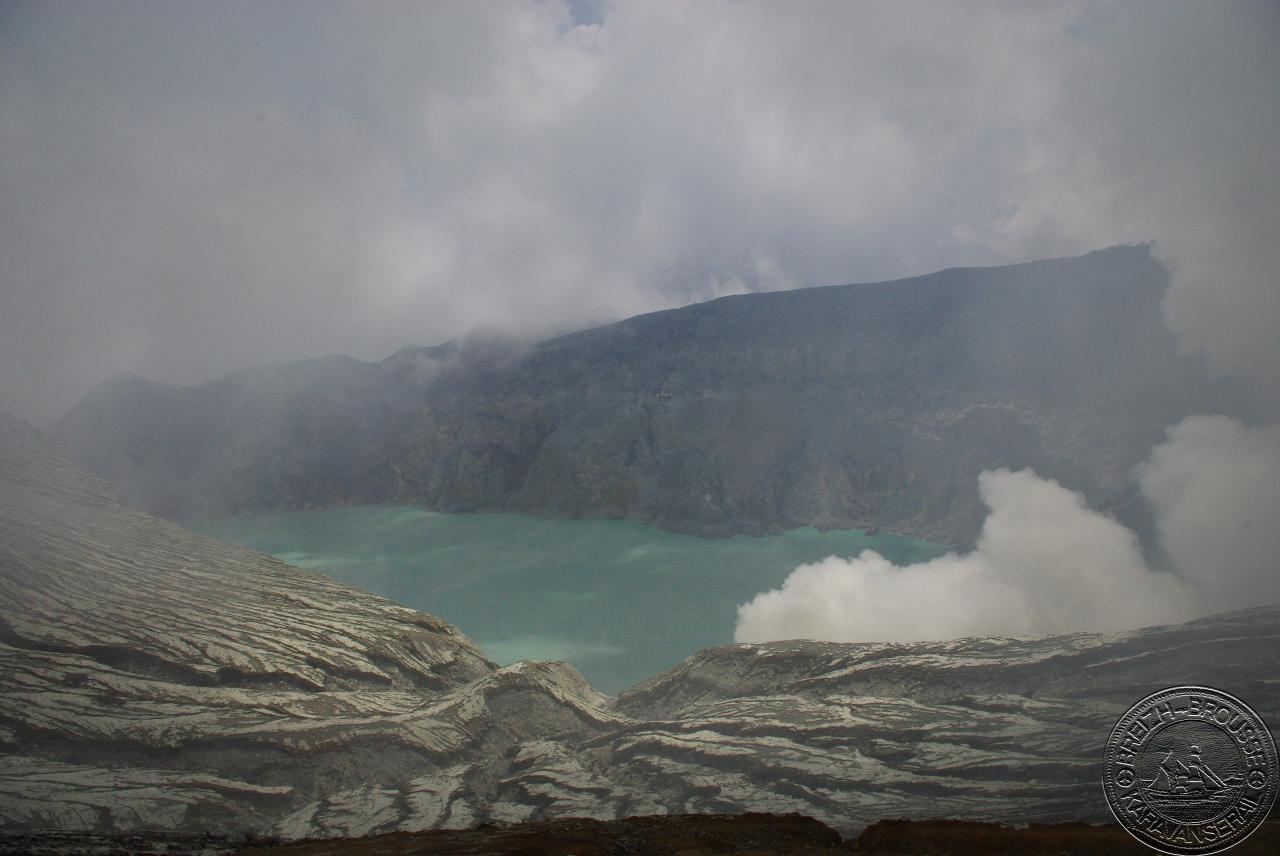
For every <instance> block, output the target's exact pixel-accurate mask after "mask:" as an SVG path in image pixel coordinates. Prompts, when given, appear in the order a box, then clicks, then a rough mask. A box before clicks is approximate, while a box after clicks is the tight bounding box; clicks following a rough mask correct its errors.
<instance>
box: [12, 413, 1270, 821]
mask: <svg viewBox="0 0 1280 856" xmlns="http://www.w3.org/2000/svg"><path fill="white" fill-rule="evenodd" d="M1278 643H1280V608H1277V607H1267V608H1259V609H1254V610H1248V611H1243V612H1236V613H1231V614H1226V615H1221V616H1215V617H1212V618H1206V619H1203V620H1200V621H1194V622H1190V623H1188V624H1184V625H1179V626H1174V627H1164V628H1152V629H1147V630H1141V631H1135V632H1128V633H1117V634H1109V635H1100V634H1077V635H1071V636H1059V637H1047V638H1035V639H1007V638H991V639H964V640H957V641H951V642H934V643H917V644H826V643H815V642H778V643H770V644H763V645H745V644H744V645H733V646H728V647H723V648H716V649H710V650H706V651H702V652H699V653H697V654H695V655H693V656H692V657H690V658H689V659H688V660H686V661H685V662H684V663H682V664H680V665H679V666H677V667H676V668H674V669H672V670H670V671H668V672H666V673H663V674H661V675H658V676H655V677H654V678H652V679H650V680H648V681H645V682H643V683H642V684H640V685H638V686H636V687H634V688H632V689H630V690H628V691H626V692H624V693H622V694H621V695H620V696H618V697H617V698H606V697H605V696H603V695H602V694H600V693H598V692H596V691H595V690H593V689H592V688H591V687H590V686H589V685H587V684H586V683H585V682H584V681H583V680H582V678H581V677H580V676H579V675H578V674H577V673H576V672H575V671H574V670H573V669H572V668H571V667H569V666H568V665H566V664H563V663H518V664H515V665H512V666H508V667H505V668H497V667H496V666H495V665H494V664H492V663H491V662H489V661H488V660H486V659H485V658H484V657H483V655H482V654H481V653H480V652H479V651H478V650H477V649H476V648H475V647H474V646H473V645H472V644H471V643H470V642H469V641H468V640H467V639H466V638H465V637H463V636H462V635H460V634H459V633H458V632H457V630H455V629H454V628H453V627H451V626H450V625H448V624H446V623H445V622H443V621H440V620H438V619H436V618H433V617H431V616H428V615H424V614H422V613H419V612H416V611H414V610H410V609H407V608H405V607H402V606H399V605H397V604H394V603H391V602H389V601H386V600H384V599H382V598H378V597H375V596H372V595H369V594H366V593H364V592H361V591H358V590H356V589H352V588H350V587H347V586H343V585H339V584H337V583H334V582H332V581H330V580H328V579H326V578H324V577H322V576H320V575H317V574H313V573H310V572H307V571H303V570H300V569H297V568H293V567H290V566H288V565H285V564H283V563H281V562H279V561H278V560H275V559H273V558H271V557H268V556H265V555H262V554H258V553H254V552H252V551H249V550H245V549H242V548H239V547H234V546H231V545H228V544H223V543H220V542H217V541H214V540H212V539H209V538H205V537H202V536H198V535H194V534H192V533H189V532H187V531H185V530H183V529H181V528H179V527H178V526H176V525H174V524H172V523H169V522H166V521H163V520H159V519H156V518H154V517H151V516H150V515H148V514H145V513H143V512H139V511H136V510H132V509H130V508H127V507H125V506H124V505H122V504H120V503H119V502H118V501H117V500H116V498H115V490H114V488H113V487H112V485H111V484H110V483H109V482H107V481H105V480H103V479H101V478H99V477H97V476H92V475H89V474H87V473H85V472H83V471H82V470H80V469H79V468H77V467H76V466H75V465H73V464H71V463H69V462H67V461H65V460H63V459H60V458H58V457H56V456H53V455H51V454H49V453H48V452H47V451H46V450H45V449H44V447H43V445H42V443H41V441H40V438H39V437H38V435H36V434H35V432H32V431H30V429H28V428H26V427H25V426H22V425H20V424H19V423H16V422H14V421H13V420H9V419H7V418H4V417H0V826H2V827H4V828H5V829H8V830H15V829H23V828H32V829H35V828H41V829H43V828H59V829H70V830H76V829H78V830H97V831H102V832H105V831H112V830H114V831H129V830H140V829H146V830H172V831H178V832H205V831H216V832H218V833H219V834H234V833H240V832H254V833H259V834H275V835H282V836H286V837H304V836H352V835H364V834H368V833H374V832H385V831H391V830H396V829H425V828H435V827H469V826H472V825H474V824H476V823H480V822H484V821H520V820H527V819H538V818H550V817H566V816H588V817H597V818H615V817H623V816H626V815H632V814H652V813H658V814H661V813H675V812H741V811H746V810H753V811H770V812H790V811H797V812H801V813H803V814H806V815H810V816H813V817H816V818H818V819H820V820H822V821H824V822H826V823H828V824H830V825H832V826H834V827H836V828H837V829H840V830H843V831H846V832H853V831H856V830H858V829H860V828H861V827H863V826H865V825H866V824H869V823H872V822H874V821H875V820H878V819H880V818H884V817H915V818H928V817H938V816H946V817H957V818H974V819H997V820H1002V821H1012V822H1018V821H1031V820H1042V821H1049V820H1062V819H1078V820H1103V819H1105V818H1106V816H1107V815H1106V808H1105V804H1104V802H1103V798H1102V792H1101V789H1100V786H1099V769H1100V766H1099V765H1100V758H1101V755H1100V753H1101V747H1102V745H1103V743H1104V741H1105V739H1106V736H1107V733H1108V732H1109V730H1110V728H1111V725H1112V724H1113V723H1114V721H1115V719H1116V718H1117V717H1118V716H1119V714H1120V713H1121V712H1122V711H1123V710H1124V709H1125V708H1126V707H1127V706H1128V705H1129V704H1130V703H1132V702H1133V701H1135V700H1136V699H1138V698H1140V697H1142V696H1143V695H1145V694H1147V693H1148V692H1150V691H1152V690H1155V689H1158V688H1160V687H1163V686H1167V685H1170V684H1175V683H1195V682H1201V683H1209V684H1212V685H1215V686H1220V687H1222V688H1223V689H1226V690H1228V691H1230V692H1232V693H1233V694H1236V695H1237V696H1239V697H1241V698H1243V699H1245V700H1246V701H1247V702H1248V703H1249V704H1250V705H1252V706H1253V707H1254V708H1255V709H1256V710H1257V711H1258V712H1259V713H1260V714H1261V715H1262V716H1263V718H1264V719H1265V720H1267V721H1268V722H1270V723H1272V724H1273V725H1274V724H1275V723H1276V722H1280V683H1278V682H1277V681H1276V671H1275V664H1276V655H1277V653H1278V652H1280V644H1278Z"/></svg>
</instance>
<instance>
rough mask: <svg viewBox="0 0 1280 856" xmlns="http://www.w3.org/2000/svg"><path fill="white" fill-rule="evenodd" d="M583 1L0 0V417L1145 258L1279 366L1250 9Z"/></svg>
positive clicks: (1269, 371)
mask: <svg viewBox="0 0 1280 856" xmlns="http://www.w3.org/2000/svg"><path fill="white" fill-rule="evenodd" d="M577 9H578V13H579V15H581V17H582V20H578V19H575V17H574V9H573V8H571V7H570V6H569V5H568V4H564V3H558V2H539V3H507V2H503V3H492V4H488V3H471V2H468V3H461V2H459V3H431V4H422V3H410V4H402V5H401V4H392V3H380V4H346V5H333V4H312V3H300V4H288V3H282V4H270V5H269V6H263V5H262V4H257V3H248V4H242V3H219V4H196V5H191V4H181V5H174V4H163V3H142V4H138V3H113V4H110V5H103V4H91V5H84V4H80V5H60V4H53V5H50V4H39V3H36V4H7V5H6V6H5V8H4V11H3V12H0V109H2V110H3V115H4V117H5V119H4V121H3V122H2V123H0V199H2V200H3V202H0V257H3V258H4V259H5V264H4V268H3V270H2V271H0V398H2V399H3V401H4V402H5V406H7V407H10V408H12V409H14V410H16V411H18V412H19V413H21V414H23V415H27V416H30V417H32V418H35V419H37V420H39V421H44V420H47V419H49V418H52V417H54V416H56V415H58V413H60V412H61V411H62V410H63V409H65V408H66V407H67V406H68V405H69V404H70V403H71V402H72V401H74V399H75V398H76V397H77V396H78V395H80V394H81V393H83V392H84V391H85V390H86V389H87V388H88V387H90V386H91V385H92V384H93V383H95V382H96V381H98V380H99V379H101V378H102V377H103V376H105V375H109V374H112V373H115V372H118V371H122V370H129V371H133V372H135V373H138V374H142V375H144V376H147V377H151V378H154V379H158V380H166V381H172V382H193V381H199V380H204V379H207V378H210V377H213V376H217V375H219V374H222V373H225V372H228V371H230V370H233V369H237V368H241V367H244V366H247V365H253V364H258V363H262V362H266V361H273V360H285V359H293V358H300V357H307V356H315V355H318V354H323V353H327V352H333V351H340V352H346V353H351V354H353V355H355V356H358V357H361V358H366V359H369V358H378V357H382V356H385V355H386V354H389V353H391V352H392V351H394V350H396V349H397V348H398V347H400V346H401V345H403V344H409V343H422V344H428V343H434V342H437V341H441V340H443V339H446V338H451V337H454V336H457V335H460V334H463V333H465V332H466V331H468V330H470V329H472V328H474V327H477V326H485V325H500V326H507V327H513V328H516V329H518V330H520V331H522V332H525V333H529V334H534V335H537V334H540V333H543V332H547V331H550V330H555V329H563V328H565V327H571V326H576V325H584V324H589V323H592V322H595V321H599V320H602V319H607V318H612V317H618V316H623V315H628V314H632V313H636V312H639V311H643V310H647V309H652V308H658V307H663V306H668V305H673V304H680V303H685V302H689V301H692V300H696V299H700V298H704V297H709V296H713V295H716V294H721V293H726V292H732V291H738V290H750V289H773V288H787V287H793V286H799V285H814V284H822V283H830V282H846V281H855V280H872V279H883V278H891V277H896V276H907V275H912V274H918V273H925V272H928V271H930V270H933V269H938V268H942V267H947V266H953V265H958V264H975V263H978V264H987V263H1001V262H1006V261H1019V260H1024V259H1028V258H1035V257H1040V256H1045V255H1054V254H1068V253H1074V252H1079V251H1085V250H1089V249H1094V248H1097V247H1100V246H1105V245H1110V244H1114V243H1120V242H1131V241H1141V240H1147V239H1155V240H1156V241H1157V242H1158V244H1157V246H1158V249H1159V251H1160V252H1161V253H1162V255H1163V257H1165V258H1167V259H1168V260H1169V262H1170V264H1171V266H1172V268H1173V271H1174V274H1175V277H1174V286H1173V291H1172V293H1171V297H1170V300H1169V301H1168V305H1167V310H1168V316H1169V320H1170V324H1171V326H1172V327H1173V328H1174V329H1175V330H1177V331H1179V332H1180V333H1182V334H1183V336H1184V341H1185V343H1186V344H1187V346H1188V347H1191V348H1197V349H1203V350H1204V351H1205V352H1206V353H1207V354H1208V355H1209V356H1210V358H1211V360H1212V361H1213V364H1214V365H1215V366H1216V367H1217V368H1219V369H1221V370H1224V371H1238V370H1241V369H1246V370H1252V369H1259V368H1261V369H1263V370H1262V371H1259V375H1260V376H1265V377H1269V378H1274V377H1277V376H1280V372H1276V371H1275V368H1276V367H1277V366H1280V350H1278V349H1280V345H1278V344H1277V342H1280V337H1276V336H1274V335H1273V334H1272V330H1271V328H1272V326H1273V322H1274V319H1276V317H1277V315H1278V314H1280V312H1278V310H1280V306H1278V305H1277V289H1276V287H1275V280H1274V277H1273V276H1272V275H1271V273H1270V267H1271V259H1272V256H1273V248H1272V246H1271V232H1273V231H1274V224H1275V223H1276V222H1277V216H1278V214H1280V208H1278V203H1277V194H1276V177H1275V176H1276V173H1277V170H1276V169H1275V164H1274V163H1273V162H1272V161H1273V158H1274V154H1273V141H1274V140H1275V139H1276V130H1277V127H1276V126H1277V124H1280V91H1278V90H1277V88H1276V87H1275V86H1274V81H1275V80H1277V79H1280V52H1278V51H1276V50H1275V45H1276V44H1277V43H1280V13H1278V12H1277V10H1276V7H1275V6H1274V5H1273V4H1267V3H1215V4H1172V3H1163V2H1159V3H1137V4H1133V3H1114V4H1113V3H1094V2H1079V3H1052V4H1007V3H978V4H969V3H966V4H955V3H947V2H939V3H933V4H914V3H913V4H900V3H890V2H885V3H857V4H850V3H829V4H827V3H813V4H805V5H804V6H801V7H795V6H792V5H790V4H777V3H745V4H744V3H731V2H727V0H726V2H706V3H698V4H683V3H682V4H675V3H662V2H653V3H651V2H643V3H620V4H613V3H602V4H598V5H597V4H578V5H577ZM583 9H587V10H589V11H590V12H591V14H590V15H584V14H582V10H583Z"/></svg>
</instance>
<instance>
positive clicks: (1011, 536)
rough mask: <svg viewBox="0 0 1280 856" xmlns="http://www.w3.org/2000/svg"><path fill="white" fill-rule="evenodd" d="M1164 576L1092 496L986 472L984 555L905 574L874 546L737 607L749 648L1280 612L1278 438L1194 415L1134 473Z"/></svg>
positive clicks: (1278, 430) (953, 558) (813, 568)
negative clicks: (1155, 533)
mask: <svg viewBox="0 0 1280 856" xmlns="http://www.w3.org/2000/svg"><path fill="white" fill-rule="evenodd" d="M1139 480H1140V484H1141V486H1142V491H1143V494H1144V496H1145V497H1146V498H1147V500H1148V501H1149V502H1150V503H1151V505H1152V508H1153V509H1154V511H1155V513H1156V515H1157V520H1158V530H1159V538H1160V546H1161V547H1162V549H1163V553H1164V554H1165V555H1166V556H1167V557H1168V563H1169V567H1168V568H1152V567H1149V566H1148V565H1147V563H1146V562H1145V561H1144V559H1143V556H1142V551H1141V549H1140V547H1139V544H1138V539H1137V537H1136V536H1135V535H1134V534H1133V533H1132V532H1130V531H1129V530H1127V529H1125V528H1124V527H1123V526H1121V525H1120V524H1119V523H1117V522H1116V521H1115V520H1113V519H1111V518H1109V517H1107V516H1105V515H1102V514H1099V513H1098V512H1096V511H1093V510H1091V509H1089V508H1088V506H1087V505H1086V504H1085V500H1084V497H1083V496H1082V495H1081V494H1079V493H1076V492H1074V491H1070V490H1068V489H1066V488H1065V487H1063V486H1062V485H1060V484H1058V483H1057V482H1055V481H1051V480H1047V479H1042V478H1040V477H1039V476H1037V475H1036V474H1035V473H1034V472H1032V471H1030V470H1022V471H1021V472H1009V471H1008V470H997V471H992V472H985V473H983V474H982V475H981V476H980V478H979V486H980V489H981V493H982V498H983V500H984V501H985V502H986V504H987V505H988V506H989V507H990V509H991V510H990V513H989V514H988V515H987V519H986V522H985V523H984V525H983V528H982V534H981V535H980V536H979V538H978V542H977V545H976V548H975V549H974V550H973V551H972V552H970V553H965V554H957V553H949V554H947V555H945V556H942V557H940V558H938V559H934V560H932V561H929V562H925V563H923V564H918V565H912V566H909V567H903V568H900V567H896V566H894V565H893V564H892V563H890V562H889V561H888V560H887V559H885V558H884V557H883V556H881V555H880V554H879V553H876V552H875V551H872V550H867V551H865V552H863V553H862V555H860V556H858V557H856V558H852V559H841V558H837V557H834V556H832V557H830V558H828V559H826V560H824V561H822V562H819V563H817V564H813V565H802V566H801V567H799V568H796V569H795V571H793V572H792V573H791V575H790V576H789V577H788V578H787V579H786V581H785V582H784V583H783V585H782V587H781V588H780V589H776V590H774V591H770V592H765V593H763V594H760V595H757V596H756V597H755V598H754V599H753V600H751V601H750V602H749V603H746V604H743V605H742V606H740V607H739V608H738V625H737V630H736V633H735V636H736V638H737V639H738V641H741V642H758V641H767V640H773V639H792V638H816V639H825V640H829V641H839V642H853V641H869V640H880V641H908V640H914V639H945V638H952V637H959V636H982V635H992V634H1014V635H1018V634H1041V633H1066V632H1072V631H1079V630H1120V629H1126V628H1134V627H1143V626H1149V625H1153V624H1162V623H1170V622H1176V621H1183V620H1186V619H1188V618H1190V617H1193V616H1195V615H1199V614H1206V613H1209V612H1215V611H1221V610H1227V609H1235V608H1240V607H1247V606H1254V605H1258V604H1264V603H1272V602H1276V601H1280V560H1278V559H1277V557H1278V556H1280V530H1277V527H1276V522H1277V521H1278V520H1280V426H1273V427H1270V428H1265V429H1257V428H1254V429H1251V428H1246V427H1245V426H1243V425H1241V424H1240V423H1239V422H1237V421H1235V420H1232V419H1227V418H1225V417H1205V416H1196V417H1191V418H1189V419H1186V420H1184V421H1183V422H1181V423H1180V424H1178V425H1177V426H1175V427H1174V428H1172V429H1171V430H1170V431H1169V438H1168V441H1167V442H1165V443H1163V444H1161V445H1160V446H1157V447H1156V448H1155V450H1154V451H1153V452H1152V454H1151V457H1150V459H1149V460H1148V461H1147V463H1146V464H1144V465H1143V467H1142V468H1141V470H1140V474H1139Z"/></svg>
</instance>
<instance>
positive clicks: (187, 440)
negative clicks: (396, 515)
mask: <svg viewBox="0 0 1280 856" xmlns="http://www.w3.org/2000/svg"><path fill="white" fill-rule="evenodd" d="M1167 281H1168V275H1167V272H1166V271H1165V269H1164V268H1163V267H1162V266H1161V265H1159V264H1158V263H1156V262H1155V261H1153V260H1152V258H1151V256H1150V253H1149V251H1148V249H1147V248H1146V247H1117V248H1113V249H1110V250H1104V251H1100V252H1097V253H1093V254H1090V255H1087V256H1083V257H1080V258H1075V259H1059V260H1053V261H1045V262H1036V263H1033V264H1025V265H1015V266H1011V267H1004V268H985V269H964V270H949V271H943V272H941V273H937V274H933V275H931V276H925V277H919V278H917V279H911V280H903V281H900V282H893V283H882V284H875V285H850V286H837V287H828V288H811V289H802V290H797V291H790V292H778V293H772V294H753V295H741V296H736V297H727V298H723V299H720V300H715V301H712V302H709V303H703V304H698V305H694V306H688V307H685V308H683V309H677V310H672V311H667V312H657V313H653V314H650V315H643V316H639V317H636V318H631V319H628V320H626V321H622V322H620V323H617V324H612V325H609V326H606V327H601V328H599V329H595V330H589V331H585V332H581V333H575V334H572V335H568V336H562V337H559V338H555V339H550V340H548V341H545V342H542V343H540V344H537V345H535V346H531V347H525V346H519V345H515V344H511V343H509V342H502V341H499V340H495V339H487V340H484V339H473V340H469V341H467V342H464V343H454V344H450V345H445V346H441V347H438V348H418V349H414V348H406V349H404V350H402V351H400V352H399V353H397V354H396V355H394V356H392V357H390V358H388V359H387V360H384V361H383V362H381V363H373V364H367V363H361V362H358V361H356V360H352V359H350V358H347V357H339V356H333V357H326V358H324V359H320V360H312V361H308V362H303V363H297V364H292V365H286V366H277V367H272V368H267V369H261V370H256V371H249V372H242V373H239V374H236V375H232V376H231V377H228V378H225V379H223V380H219V381H215V382H212V383H207V384H204V385H202V386H197V387H190V388H181V387H170V386H164V385H161V384H154V383H147V382H145V381H142V380H139V379H137V378H119V379H117V380H115V381H112V382H109V383H107V384H105V385H103V386H102V387H101V388H99V389H98V390H96V391H95V392H93V393H92V394H90V395H89V396H88V397H86V398H85V399H84V400H83V401H82V402H80V403H79V404H78V405H77V406H76V407H75V408H74V409H73V410H72V411H71V413H69V414H68V415H67V416H66V417H64V418H63V419H62V420H60V421H59V422H58V423H57V425H55V426H54V427H53V429H52V430H51V438H52V440H53V442H54V443H55V445H56V446H57V448H59V449H61V450H62V451H64V452H65V453H67V454H68V455H69V456H71V457H73V458H75V459H77V460H79V461H80V462H81V463H83V464H85V465H87V466H89V467H91V468H93V469H95V470H97V471H99V472H103V473H107V474H109V475H111V476H112V477H114V478H115V479H117V480H118V482H119V483H120V484H121V485H122V487H123V489H124V490H125V493H126V495H127V496H128V497H129V499H130V500H131V501H132V502H133V503H135V504H136V505H138V506H139V507H141V508H144V509H146V510H149V511H152V512H154V513H157V514H160V515H163V516H167V517H171V518H175V519H181V518H183V517H184V516H191V515H216V514H221V513H226V512H235V511H239V510H266V509H294V508H307V507H312V506H317V505H326V504H333V503H342V502H354V501H360V502H376V501H384V500H391V499H400V500H404V499H409V500H415V501H420V502H424V503H426V504H428V505H429V506H431V507H433V508H437V509H441V510H450V511H469V510H481V509H494V510H497V509H506V510H513V511H520V512H526V513H534V514H541V515H551V516H569V517H595V516H610V517H630V518H634V519H640V520H644V521H647V522H652V523H656V524H657V525H659V526H662V527H665V528H668V529H672V530H676V531H684V532H692V533H696V534H701V535H724V534H730V533H737V532H761V531H776V530H780V529H785V528H790V527H794V526H798V525H817V526H835V527H846V528H862V527H870V526H884V527H887V528H891V529H894V530H897V531H903V532H910V533H913V534H918V535H923V536H926V537H932V538H935V539H939V540H943V541H947V542H949V543H953V544H964V543H965V542H967V541H968V540H969V539H970V538H972V537H973V536H974V535H975V534H976V532H977V529H978V526H979V524H980V522H981V519H982V515H983V508H982V505H981V503H980V501H979V499H978V496H977V490H976V476H977V474H978V473H979V472H980V471H981V470H983V469H986V468H991V467H1001V466H1003V467H1010V468H1014V469H1017V468H1021V467H1024V466H1031V467H1034V468H1035V469H1036V470H1037V471H1038V472H1039V473H1040V474H1041V475H1043V476H1046V477H1052V478H1056V479H1058V480H1060V481H1061V482H1062V483H1063V484H1065V485H1067V486H1069V487H1071V488H1072V489H1076V490H1082V491H1084V492H1085V494H1086V495H1087V496H1088V498H1089V501H1090V504H1091V505H1092V506H1093V507H1095V508H1099V509H1102V510H1106V511H1110V512H1112V513H1115V514H1117V515H1118V516H1120V517H1121V518H1122V519H1124V520H1125V522H1128V523H1130V525H1134V526H1136V527H1137V528H1138V529H1139V530H1141V529H1142V528H1143V526H1142V519H1141V518H1142V509H1141V508H1140V507H1139V506H1138V504H1137V503H1135V502H1134V493H1133V487H1132V479H1131V470H1132V467H1133V466H1134V465H1135V464H1136V463H1138V462H1139V461H1141V460H1142V459H1143V458H1144V457H1145V455H1146V454H1147V453H1148V451H1149V449H1150V447H1151V446H1152V444H1153V443H1156V442H1159V441H1160V440H1161V439H1162V438H1163V431H1164V429H1165V428H1166V427H1167V426H1168V425H1169V424H1171V423H1173V422H1176V421H1177V420H1178V419H1179V418H1181V417H1182V416H1184V415H1187V414H1190V413H1205V412H1212V413H1217V412H1227V413H1233V414H1241V415H1246V416H1248V415H1252V414H1254V412H1255V411H1256V410H1257V409H1258V407H1259V406H1260V405H1256V404H1255V403H1253V402H1252V399H1251V398H1250V396H1249V395H1248V393H1247V392H1246V391H1242V390H1239V389H1233V388H1228V387H1226V386H1224V385H1222V384H1221V383H1216V384H1215V383H1211V382H1210V381H1209V380H1208V379H1207V378H1206V376H1205V373H1204V371H1203V368H1202V367H1201V365H1200V364H1199V363H1198V362H1197V361H1195V360H1191V359H1184V358H1182V357H1180V356H1179V355H1178V353H1177V348H1176V343H1175V341H1174V339H1173V337H1172V336H1171V335H1170V334H1169V333H1168V332H1167V330H1166V329H1165V328H1164V326H1163V324H1162V323H1161V318H1160V308H1159V302H1160V299H1161V296H1162V294H1163V292H1164V289H1165V287H1166V285H1167Z"/></svg>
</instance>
